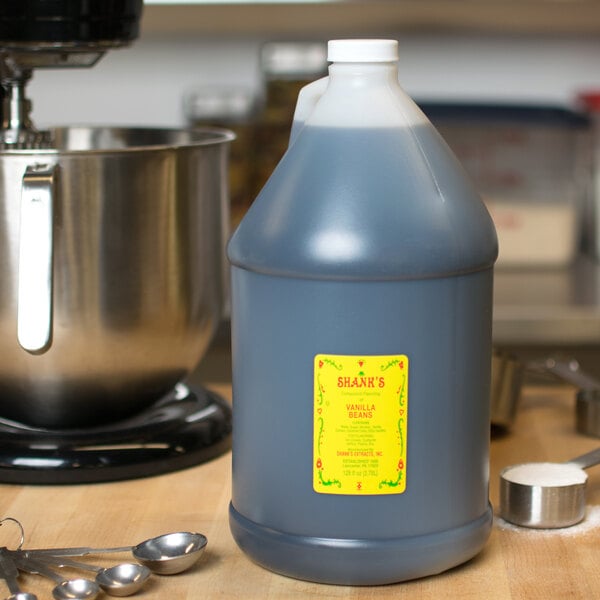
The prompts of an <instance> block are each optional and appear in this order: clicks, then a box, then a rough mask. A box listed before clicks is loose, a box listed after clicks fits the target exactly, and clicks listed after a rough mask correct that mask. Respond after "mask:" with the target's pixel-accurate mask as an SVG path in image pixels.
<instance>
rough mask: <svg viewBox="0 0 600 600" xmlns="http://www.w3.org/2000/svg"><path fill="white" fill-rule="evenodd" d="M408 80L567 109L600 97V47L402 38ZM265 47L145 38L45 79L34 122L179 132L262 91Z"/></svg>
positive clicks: (440, 93)
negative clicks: (190, 115) (229, 98)
mask: <svg viewBox="0 0 600 600" xmlns="http://www.w3.org/2000/svg"><path fill="white" fill-rule="evenodd" d="M399 40H400V45H401V68H400V80H401V82H402V83H403V85H404V87H405V89H406V90H407V91H408V92H409V93H410V94H411V95H412V96H415V97H418V98H420V99H455V100H468V99H478V100H487V101H492V102H493V101H504V102H507V101H516V102H528V103H532V102H539V103H545V104H559V105H568V104H570V103H571V101H572V99H573V97H574V95H575V94H576V93H577V91H579V90H580V89H582V88H590V87H595V88H597V89H600V67H599V65H600V39H595V38H591V37H588V38H586V37H575V36H571V37H569V36H562V37H522V36H516V35H515V36H483V35H481V36H478V35H461V36H459V35H454V34H452V35H451V34H448V35H441V34H429V35H424V34H422V35H421V34H410V35H405V34H403V35H400V36H399ZM260 45H261V40H246V41H236V40H219V41H217V40H203V39H200V38H195V37H192V36H184V37H170V38H169V37H152V36H147V37H144V36H142V37H141V38H140V39H139V40H137V41H136V42H135V43H134V44H133V45H132V46H131V47H130V48H125V49H121V50H115V51H112V52H109V53H108V54H107V55H106V56H105V57H104V58H103V59H102V60H101V61H100V62H99V63H98V64H97V65H96V66H95V67H93V68H91V69H75V70H69V71H67V70H53V71H50V70H48V71H37V72H35V74H34V78H33V80H32V82H31V84H30V86H29V95H30V96H31V98H32V100H33V103H34V112H33V118H34V120H35V122H36V124H37V125H38V126H42V125H47V124H83V123H89V124H111V125H151V126H160V125H165V126H177V125H181V124H184V123H185V118H184V113H183V103H182V99H183V95H184V93H185V92H186V91H188V90H190V89H193V88H195V87H197V86H203V85H213V84H242V85H249V86H255V87H258V85H259V80H260V68H259V49H260Z"/></svg>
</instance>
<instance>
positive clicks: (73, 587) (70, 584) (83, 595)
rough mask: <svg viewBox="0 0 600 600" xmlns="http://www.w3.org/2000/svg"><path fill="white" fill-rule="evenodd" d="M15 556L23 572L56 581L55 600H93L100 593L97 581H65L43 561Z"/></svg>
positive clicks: (19, 555)
mask: <svg viewBox="0 0 600 600" xmlns="http://www.w3.org/2000/svg"><path fill="white" fill-rule="evenodd" d="M13 556H15V563H16V564H17V566H18V568H19V569H21V570H22V571H27V572H28V573H32V574H33V575H41V576H42V577H46V578H47V579H51V580H53V581H56V584H57V585H56V586H55V587H54V589H53V590H52V596H53V598H54V599H55V600H91V599H92V598H95V597H96V596H97V595H98V594H99V593H100V586H99V585H98V584H97V583H96V582H95V581H90V580H89V579H81V578H77V579H63V578H62V577H61V576H60V575H59V574H58V573H56V572H55V571H53V570H52V569H50V568H48V567H47V566H46V565H45V564H44V563H43V562H42V561H37V560H34V559H32V558H30V557H26V556H23V555H22V554H17V553H15V554H14V555H13Z"/></svg>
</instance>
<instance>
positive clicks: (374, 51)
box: [327, 40, 398, 62]
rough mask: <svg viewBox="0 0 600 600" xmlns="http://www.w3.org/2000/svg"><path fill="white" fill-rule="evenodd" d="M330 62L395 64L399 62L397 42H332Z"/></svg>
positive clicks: (330, 43) (329, 49)
mask: <svg viewBox="0 0 600 600" xmlns="http://www.w3.org/2000/svg"><path fill="white" fill-rule="evenodd" d="M327 60H328V61H330V62H394V61H397V60H398V42H397V41H396V40H330V41H329V42H328V44H327Z"/></svg>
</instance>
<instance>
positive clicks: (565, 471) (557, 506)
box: [500, 448, 600, 529]
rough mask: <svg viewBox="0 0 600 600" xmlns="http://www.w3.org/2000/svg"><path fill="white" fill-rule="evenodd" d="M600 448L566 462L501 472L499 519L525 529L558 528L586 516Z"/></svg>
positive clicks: (507, 469)
mask: <svg viewBox="0 0 600 600" xmlns="http://www.w3.org/2000/svg"><path fill="white" fill-rule="evenodd" d="M597 464H600V448H597V449H596V450H592V451H591V452H588V453H587V454H583V455H582V456H578V457H577V458H573V459H571V460H569V461H567V462H565V463H525V464H520V465H513V466H511V467H507V468H505V469H503V471H502V472H501V473H500V516H501V517H502V518H503V519H505V520H506V521H509V522H510V523H514V524H515V525H521V526H523V527H533V528H537V529H557V528H560V527H570V526H571V525H575V524H576V523H579V522H580V521H581V520H582V519H583V518H584V516H585V487H586V482H587V475H586V473H585V472H584V471H583V469H587V468H589V467H593V466H594V465H597Z"/></svg>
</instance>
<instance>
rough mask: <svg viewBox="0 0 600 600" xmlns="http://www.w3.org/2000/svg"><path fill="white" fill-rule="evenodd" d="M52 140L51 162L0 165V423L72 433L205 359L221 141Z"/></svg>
mask: <svg viewBox="0 0 600 600" xmlns="http://www.w3.org/2000/svg"><path fill="white" fill-rule="evenodd" d="M53 134H54V136H55V140H56V143H55V148H56V149H53V150H13V151H3V152H0V416H2V417H5V418H10V419H15V420H18V421H21V422H24V423H28V424H32V425H36V426H40V427H52V428H60V427H81V426H90V425H96V424H99V423H101V422H110V421H114V420H116V419H119V418H122V417H125V416H127V415H129V414H132V413H134V412H136V411H138V410H140V409H141V408H143V407H145V406H147V405H149V404H150V403H152V401H154V400H156V399H157V398H159V397H160V396H161V395H162V394H164V393H166V392H167V391H168V390H170V389H171V388H172V387H173V386H174V384H175V383H176V382H177V381H179V380H180V379H182V378H183V377H185V375H186V374H188V373H189V372H190V371H191V370H192V369H193V368H194V366H195V365H196V364H197V363H198V362H199V360H200V359H201V357H202V355H203V354H204V352H205V350H206V348H207V346H208V343H209V342H210V340H211V337H212V335H213V332H214V330H215V328H216V326H217V324H218V322H219V320H220V316H221V314H222V310H223V305H224V301H225V294H224V285H225V283H224V282H225V281H226V278H225V272H226V267H225V261H224V244H225V241H226V240H225V238H226V236H227V229H228V205H227V189H226V165H227V150H228V142H230V141H231V140H232V139H233V135H232V134H231V133H230V132H227V131H224V130H211V129H205V130H189V131H188V130H171V129H139V128H138V129H135V128H133V129H110V128H84V127H80V128H76V127H72V128H64V129H57V130H54V131H53ZM17 324H18V325H17Z"/></svg>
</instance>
